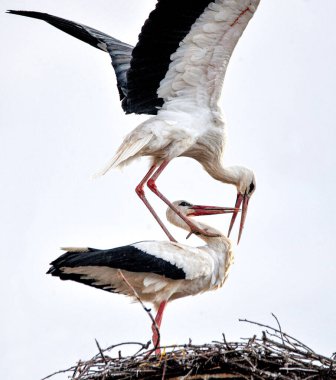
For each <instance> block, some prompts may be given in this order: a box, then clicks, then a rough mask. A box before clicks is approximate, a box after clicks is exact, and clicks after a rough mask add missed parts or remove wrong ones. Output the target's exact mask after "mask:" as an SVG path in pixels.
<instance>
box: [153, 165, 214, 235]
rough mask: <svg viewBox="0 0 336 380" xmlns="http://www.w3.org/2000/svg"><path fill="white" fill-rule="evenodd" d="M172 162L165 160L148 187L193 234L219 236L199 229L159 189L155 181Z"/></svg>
mask: <svg viewBox="0 0 336 380" xmlns="http://www.w3.org/2000/svg"><path fill="white" fill-rule="evenodd" d="M169 162H170V160H164V161H163V162H162V164H161V165H160V166H159V167H158V169H157V170H156V172H155V173H154V174H153V175H152V176H151V177H150V178H149V180H148V181H147V186H148V187H149V188H150V189H151V190H152V191H153V193H154V194H156V195H157V196H158V197H159V198H160V199H162V200H163V202H165V203H166V205H167V206H169V207H170V208H171V209H172V210H173V211H175V212H176V214H177V215H178V216H179V217H180V218H181V219H182V220H184V222H185V223H186V224H187V225H188V226H189V227H190V230H191V232H193V233H199V234H202V235H205V236H211V237H213V236H218V235H217V234H212V233H209V232H207V231H205V230H203V229H201V228H199V227H197V226H196V225H195V224H194V223H193V222H192V221H191V220H190V219H189V218H187V217H186V216H185V215H183V214H182V213H181V212H180V211H179V209H178V208H176V207H175V206H174V205H173V204H172V203H171V202H170V201H169V200H168V199H167V198H166V197H165V196H164V195H163V194H162V193H160V191H159V190H158V189H157V187H156V184H155V181H156V180H157V179H158V177H159V175H160V174H161V173H162V172H163V170H164V169H165V168H166V166H167V165H168V164H169Z"/></svg>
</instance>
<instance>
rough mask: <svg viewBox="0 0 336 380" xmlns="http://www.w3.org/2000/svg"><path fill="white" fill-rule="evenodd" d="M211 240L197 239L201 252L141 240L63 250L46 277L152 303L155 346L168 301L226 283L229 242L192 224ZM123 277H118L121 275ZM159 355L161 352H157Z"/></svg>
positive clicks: (184, 206) (210, 211)
mask: <svg viewBox="0 0 336 380" xmlns="http://www.w3.org/2000/svg"><path fill="white" fill-rule="evenodd" d="M173 205H174V207H175V208H177V209H178V210H179V212H180V213H181V214H182V215H184V216H185V217H192V216H198V215H215V214H223V213H228V212H236V211H237V210H236V209H230V208H225V207H211V206H196V205H192V204H190V203H188V202H186V201H176V202H174V203H173ZM167 219H168V221H169V222H170V223H172V224H174V225H176V226H177V227H180V228H183V229H186V230H188V228H189V226H188V225H187V224H186V223H185V222H184V221H183V220H182V219H181V218H180V217H179V216H178V215H177V214H176V213H175V212H174V211H172V209H171V208H168V210H167ZM194 223H195V225H197V227H198V228H201V229H203V230H205V231H207V232H208V233H209V234H208V235H210V234H211V235H212V236H216V237H210V236H206V235H204V234H203V235H200V238H201V239H202V240H204V241H205V242H206V245H204V246H201V247H190V246H188V245H185V244H180V243H176V242H169V241H142V242H139V243H133V244H130V245H126V246H123V247H118V248H112V249H104V250H101V249H95V248H65V249H66V250H67V251H68V252H66V253H64V254H63V255H62V256H60V257H59V258H58V259H56V260H55V261H53V262H52V263H51V268H50V269H49V271H48V272H47V273H50V274H51V275H53V276H58V277H59V278H61V279H62V280H73V281H77V282H81V283H83V284H86V285H90V286H93V287H96V288H99V289H103V290H106V291H109V292H112V293H120V294H124V295H126V296H128V297H131V298H132V299H135V300H136V299H137V298H136V297H137V296H138V297H139V298H140V299H141V301H144V302H151V303H152V304H153V305H154V307H155V309H156V310H157V314H156V317H155V323H153V325H152V331H153V344H154V347H156V348H157V347H158V345H159V343H160V342H159V335H158V330H157V328H158V329H159V328H160V325H161V321H162V316H163V312H164V309H165V307H166V305H167V303H168V302H169V301H172V300H174V299H177V298H181V297H186V296H190V295H196V294H199V293H203V292H205V291H209V290H214V289H218V288H219V287H221V286H222V285H223V283H224V281H225V280H226V278H227V275H228V270H229V268H230V266H231V264H232V262H233V253H232V251H231V243H230V240H229V239H228V238H226V237H225V236H224V235H223V234H222V233H221V232H219V231H217V230H215V229H214V228H212V227H210V226H207V225H205V224H201V223H198V222H194ZM120 272H121V275H120ZM156 353H157V354H160V349H158V348H157V349H156Z"/></svg>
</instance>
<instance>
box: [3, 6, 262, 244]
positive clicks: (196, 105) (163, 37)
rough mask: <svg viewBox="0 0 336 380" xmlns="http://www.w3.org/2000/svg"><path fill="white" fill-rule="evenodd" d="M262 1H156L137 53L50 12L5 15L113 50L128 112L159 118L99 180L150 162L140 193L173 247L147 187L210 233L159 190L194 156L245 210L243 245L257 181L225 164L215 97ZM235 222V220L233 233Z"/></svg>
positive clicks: (125, 146) (136, 133)
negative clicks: (177, 164)
mask: <svg viewBox="0 0 336 380" xmlns="http://www.w3.org/2000/svg"><path fill="white" fill-rule="evenodd" d="M259 1H260V0H215V1H209V0H158V2H157V4H156V8H155V9H154V10H153V11H152V12H151V13H150V15H149V17H148V19H147V20H146V22H145V24H144V25H143V27H142V30H141V33H140V35H139V41H138V43H137V45H136V46H135V47H134V48H133V47H132V46H131V45H128V44H126V43H123V42H121V41H119V40H117V39H115V38H113V37H110V36H109V35H107V34H105V33H102V32H100V31H98V30H96V29H93V28H91V27H88V26H85V25H82V24H77V23H74V22H72V21H68V20H65V19H62V18H59V17H55V16H52V15H49V14H46V13H40V12H32V11H13V10H11V11H8V12H9V13H13V14H18V15H23V16H28V17H33V18H38V19H41V20H44V21H46V22H48V23H49V24H51V25H53V26H55V27H57V28H59V29H61V30H63V31H64V32H66V33H69V34H71V35H72V36H74V37H77V38H79V39H80V40H82V41H84V42H87V43H89V44H90V45H92V46H94V47H96V48H99V49H101V50H103V51H106V52H108V53H109V54H110V56H111V59H112V65H113V67H114V70H115V73H116V77H117V86H118V90H119V95H120V99H121V102H122V107H123V109H124V111H125V112H126V113H137V114H150V115H155V116H153V117H152V118H150V119H149V120H147V121H145V122H144V123H142V124H140V125H139V126H138V127H136V128H135V129H134V130H133V131H132V132H131V133H130V134H128V135H127V136H126V138H125V139H124V141H123V143H122V144H121V146H120V147H119V149H118V151H117V153H116V155H115V156H114V157H113V159H112V160H111V161H110V163H109V164H108V165H107V167H106V168H105V169H104V170H103V171H102V172H101V174H105V173H106V172H107V171H108V170H109V169H110V168H112V167H121V166H124V165H127V164H128V163H130V162H131V161H133V160H134V159H136V158H138V157H141V156H150V157H152V164H151V167H150V169H149V171H148V173H147V174H146V175H145V177H144V178H143V179H142V180H141V182H140V183H139V184H138V186H137V187H136V192H137V194H138V195H139V197H140V198H141V199H142V201H143V202H144V203H145V205H146V206H147V208H148V209H149V210H150V212H151V213H152V214H153V216H154V217H155V219H156V220H157V221H158V223H159V224H160V226H161V227H162V228H163V230H164V231H165V233H166V234H167V236H168V237H169V239H170V240H171V241H175V240H174V238H173V237H172V235H171V234H170V233H169V231H168V230H167V228H166V227H165V225H164V224H163V223H162V221H161V220H160V219H159V217H158V215H157V214H156V212H155V211H154V209H153V208H152V207H151V205H150V204H149V202H148V200H147V198H146V197H145V193H144V186H145V184H147V186H148V187H149V189H150V190H151V191H153V192H154V193H155V194H156V195H157V196H158V197H160V198H161V199H162V200H163V201H164V202H165V203H166V204H167V205H168V206H169V207H171V208H172V209H173V210H174V211H175V212H176V213H177V214H178V215H179V216H180V217H181V218H182V219H183V220H184V221H185V222H186V223H187V224H188V225H189V227H190V229H191V231H192V232H196V233H203V234H206V232H205V231H202V230H201V229H199V228H198V227H197V225H196V224H194V223H193V222H191V221H190V220H188V219H187V218H186V217H185V216H184V215H183V214H181V213H180V212H179V210H178V209H177V208H176V207H175V206H174V205H173V204H172V203H171V202H170V201H169V200H168V199H167V198H166V197H165V196H164V195H163V194H162V193H161V192H160V191H159V190H158V188H157V186H156V180H157V179H158V177H159V175H160V174H161V173H162V171H163V170H164V169H165V168H166V167H167V165H168V164H169V162H170V161H171V160H172V159H173V158H175V157H179V156H185V157H191V158H194V159H195V160H197V161H198V162H199V163H200V164H201V165H202V166H203V168H204V169H205V170H206V171H207V172H208V173H209V174H210V175H211V176H212V177H213V178H214V179H216V180H218V181H221V182H224V183H229V184H233V185H235V186H236V188H237V199H236V205H235V207H236V208H239V207H240V206H241V205H242V215H241V221H240V228H239V235H238V242H239V240H240V237H241V234H242V231H243V228H244V223H245V219H246V214H247V208H248V203H249V199H250V197H251V195H252V194H253V192H254V190H255V188H256V181H255V177H254V174H253V172H252V171H251V170H249V169H247V168H245V167H241V166H233V167H223V165H222V155H223V152H224V147H225V141H226V136H225V124H224V120H223V117H222V113H221V110H220V108H219V106H218V99H219V96H220V94H221V89H222V84H223V81H224V76H225V73H226V69H227V66H228V63H229V60H230V57H231V54H232V52H233V50H234V47H235V46H236V44H237V42H238V40H239V38H240V36H241V35H242V33H243V31H244V29H245V28H246V26H247V24H248V22H249V21H250V19H251V18H252V16H253V15H254V13H255V11H256V9H257V6H258V4H259ZM236 216H237V213H234V214H233V216H232V219H231V223H230V227H229V235H230V232H231V229H232V227H233V224H234V221H235V219H236ZM208 234H209V233H208Z"/></svg>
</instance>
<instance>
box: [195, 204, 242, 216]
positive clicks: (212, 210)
mask: <svg viewBox="0 0 336 380" xmlns="http://www.w3.org/2000/svg"><path fill="white" fill-rule="evenodd" d="M190 209H191V210H193V212H192V213H189V214H188V216H201V215H217V214H232V213H233V216H234V215H236V214H238V212H239V211H240V210H239V208H232V207H216V206H200V205H193V206H192V207H190ZM233 216H232V217H233Z"/></svg>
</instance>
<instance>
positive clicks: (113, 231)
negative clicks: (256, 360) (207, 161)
mask: <svg viewBox="0 0 336 380" xmlns="http://www.w3.org/2000/svg"><path fill="white" fill-rule="evenodd" d="M154 4H155V0H142V1H139V0H113V1H109V0H95V1H89V0H72V1H65V0H57V1H52V0H29V1H28V0H27V1H23V0H22V1H19V0H2V1H1V3H0V11H1V12H0V38H1V60H0V65H1V70H0V77H1V78H0V144H1V146H0V154H1V159H0V167H1V184H0V186H1V199H2V202H1V204H0V216H1V231H2V232H1V248H2V249H1V251H2V252H1V255H0V265H1V270H2V275H1V277H0V282H1V298H2V302H1V304H2V312H1V314H0V323H1V326H2V333H1V342H2V344H1V347H0V361H3V363H1V369H2V371H1V375H2V378H4V379H17V378H20V377H24V378H25V379H28V380H29V379H38V378H41V377H43V376H46V375H48V374H49V373H51V372H54V371H56V370H58V369H63V368H67V367H68V366H70V365H73V364H75V362H76V361H77V360H78V359H88V358H90V357H91V356H92V355H94V354H95V353H96V351H97V349H96V346H95V342H94V339H95V338H96V339H97V340H98V341H99V342H100V345H101V346H102V347H106V346H108V345H111V344H113V343H119V342H122V341H130V340H132V341H134V340H135V341H141V342H146V341H147V340H149V339H150V337H151V330H150V322H149V320H148V316H147V315H146V314H145V313H144V312H143V310H142V309H141V307H140V306H139V305H136V304H130V302H129V301H128V300H127V299H126V298H123V297H122V296H118V295H112V294H108V293H107V292H102V291H98V290H96V289H91V288H89V287H86V286H84V285H81V284H76V283H71V282H61V281H60V280H59V279H57V278H52V277H51V276H47V275H45V272H46V271H47V269H48V263H49V262H50V261H51V260H53V259H55V258H56V257H58V256H59V255H60V253H61V252H60V250H59V247H61V246H93V247H97V248H112V247H115V246H119V245H124V244H128V243H132V242H135V241H139V240H145V239H148V240H149V239H156V240H164V239H165V237H164V235H163V233H162V231H161V230H160V228H159V227H158V225H156V223H155V221H154V219H153V218H152V217H151V216H150V214H149V213H148V211H147V210H146V208H145V207H144V205H143V204H142V203H141V202H140V200H139V199H138V198H137V196H136V194H135V192H134V188H135V186H136V185H137V183H138V182H139V181H140V179H141V178H142V176H143V175H144V173H145V172H146V170H147V166H148V162H147V161H146V160H145V159H143V160H141V161H138V162H136V163H133V164H132V165H131V166H130V167H128V168H126V169H124V170H123V171H122V172H121V171H118V170H114V171H111V172H109V173H108V175H106V176H105V177H103V178H101V179H98V180H92V179H91V175H92V174H94V173H95V172H97V170H99V169H101V168H102V167H103V166H104V165H105V164H106V162H107V161H108V160H109V159H110V158H111V157H112V156H113V154H114V152H115V150H116V148H117V147H118V146H119V144H120V143H121V141H122V138H123V136H124V135H125V134H126V133H128V132H129V131H130V130H132V129H133V128H134V127H135V126H136V125H137V124H139V122H140V121H141V120H144V117H137V116H125V115H124V114H123V112H122V110H121V107H120V104H119V100H118V93H117V89H116V86H115V78H114V73H113V71H112V68H111V66H110V60H109V56H108V55H106V54H104V53H103V52H100V51H99V50H96V49H94V48H93V47H91V46H89V45H86V44H84V43H82V42H80V41H78V40H76V39H74V38H71V37H68V36H67V35H65V34H64V33H62V32H61V31H58V30H56V29H54V28H53V27H51V26H49V25H48V24H46V23H43V22H41V21H37V20H32V19H26V18H22V17H18V16H13V15H7V14H5V13H4V11H5V10H6V9H25V10H37V11H43V12H48V13H51V14H54V15H58V16H61V17H64V18H68V19H70V20H74V21H79V22H82V23H84V24H86V25H90V26H92V27H94V28H97V29H99V30H101V31H103V32H106V33H109V34H111V35H112V36H115V37H117V38H119V39H121V40H123V41H125V42H128V43H131V44H135V43H136V41H137V35H138V33H139V30H140V28H141V25H142V23H143V21H144V20H145V18H146V17H147V15H148V13H149V11H150V10H151V9H152V8H153V7H154ZM335 14H336V2H335V1H334V0H270V1H266V0H261V3H260V6H259V9H258V11H257V12H256V14H255V16H254V18H253V19H252V21H251V22H250V24H249V26H248V27H247V30H246V31H245V33H244V34H243V37H242V38H241V40H240V42H239V43H238V46H237V48H236V50H235V51H234V55H233V57H232V59H231V62H230V65H229V69H228V71H227V75H226V79H225V84H224V89H223V97H222V100H221V104H222V106H223V108H224V111H225V114H226V118H227V121H228V144H227V151H226V153H225V164H227V165H233V164H241V165H245V166H248V167H250V168H251V169H253V170H254V171H255V173H256V177H257V190H256V192H255V195H254V196H253V199H252V200H251V202H250V209H249V214H248V217H247V222H246V228H245V231H244V234H243V237H242V241H241V243H240V245H239V246H238V247H236V248H235V264H234V266H233V267H232V269H231V273H230V276H229V278H228V280H227V282H226V284H225V286H224V287H223V288H222V289H221V290H218V291H216V292H212V293H207V294H203V295H201V296H197V297H189V298H185V299H183V300H179V301H175V302H173V303H172V304H170V305H169V307H168V308H167V311H166V314H165V316H164V320H163V325H162V343H163V344H171V343H185V342H187V341H188V339H189V338H192V339H193V341H194V342H197V343H202V342H210V341H211V340H216V339H217V340H218V339H221V333H222V332H225V334H226V335H227V338H228V339H230V340H235V339H239V338H240V337H248V336H252V335H253V334H254V333H255V332H258V330H257V329H256V328H255V327H253V326H249V325H245V324H242V323H240V322H238V318H249V319H253V320H256V321H259V322H265V323H269V324H274V320H272V317H271V313H272V312H273V313H275V314H276V315H277V316H278V318H279V320H280V321H281V323H282V327H283V329H284V330H285V331H286V332H288V333H290V334H292V335H294V336H295V337H297V338H298V339H300V340H303V341H304V342H305V343H306V344H307V345H310V346H312V347H313V348H314V349H316V350H317V351H319V352H321V353H323V354H326V355H331V354H332V352H334V351H336V345H335V341H336V329H335V317H336V306H335V268H336V265H335V253H336V252H335V232H336V228H335V227H336V218H335V211H336V206H335V201H334V198H335V184H336V170H335V166H336V159H335V157H336V155H335V139H336V135H335V119H336V105H335V88H336V79H335V77H336V75H335V68H336V54H335V51H336V34H335V31H334V26H333V25H334V15H335ZM158 185H159V188H160V189H161V190H162V192H163V193H164V194H165V195H166V196H167V197H168V198H169V199H170V200H172V201H173V200H176V199H186V200H188V201H190V202H194V203H200V204H214V205H221V206H232V205H233V204H234V201H235V197H236V191H235V189H234V188H233V187H232V186H224V185H223V184H221V183H219V182H216V181H214V180H213V179H212V178H210V177H209V176H208V175H207V174H206V173H205V172H204V171H203V169H202V168H201V167H200V165H199V164H198V163H197V162H196V161H193V160H190V159H185V158H179V159H176V160H175V161H174V162H173V163H172V164H171V165H170V166H169V167H168V168H167V170H166V173H165V174H163V175H162V177H160V180H159V181H158ZM149 198H150V199H151V201H152V203H153V205H154V206H155V207H156V208H157V209H158V211H159V212H160V214H161V215H164V213H165V206H164V205H163V204H162V203H161V202H159V201H157V200H156V199H155V198H154V197H153V196H152V195H151V194H149ZM228 221H229V218H228V217H227V216H223V215H222V216H216V217H212V218H210V217H209V218H208V219H207V222H208V223H211V224H212V225H214V226H216V227H217V228H220V229H222V230H223V231H227V227H228ZM171 230H172V231H174V234H175V235H176V236H177V237H178V238H179V240H180V241H182V242H183V241H184V238H185V233H182V232H179V231H177V230H176V229H175V228H174V227H172V228H171ZM234 232H235V234H234V235H233V236H234V238H235V239H236V236H237V230H235V231H234ZM188 242H189V241H188ZM189 244H194V245H200V244H202V243H201V241H200V240H198V239H197V238H195V237H194V238H193V240H191V239H190V243H189ZM4 376H5V377H4ZM59 378H60V379H62V378H66V377H65V376H64V375H63V376H59Z"/></svg>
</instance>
